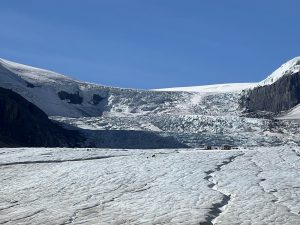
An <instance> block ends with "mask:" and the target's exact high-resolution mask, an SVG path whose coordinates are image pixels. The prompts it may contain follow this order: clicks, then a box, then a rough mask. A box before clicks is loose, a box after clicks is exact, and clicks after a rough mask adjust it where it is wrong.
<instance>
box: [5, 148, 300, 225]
mask: <svg viewBox="0 0 300 225" xmlns="http://www.w3.org/2000/svg"><path fill="white" fill-rule="evenodd" d="M299 152H300V149H299V147H294V146H282V147H276V148H253V149H245V150H238V151H202V150H197V149H191V150H185V149H182V150H151V151H149V150H128V151H126V150H123V151H118V150H110V149H59V148H56V149H48V148H22V149H1V150H0V167H1V170H0V224H220V225H221V224H224V225H232V224H241V225H246V224H278V225H279V224H280V225H284V224H286V225H292V224H299V223H300V217H299V211H300V205H299V202H300V191H299V190H300V189H299V184H300V154H299ZM225 200H226V201H225Z"/></svg>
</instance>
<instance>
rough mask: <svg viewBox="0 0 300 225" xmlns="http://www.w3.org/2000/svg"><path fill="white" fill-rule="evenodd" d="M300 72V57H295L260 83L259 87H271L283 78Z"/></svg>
mask: <svg viewBox="0 0 300 225" xmlns="http://www.w3.org/2000/svg"><path fill="white" fill-rule="evenodd" d="M299 71H300V57H295V58H293V59H291V60H289V61H288V62H286V63H284V64H283V65H281V66H280V67H279V68H278V69H277V70H275V71H274V72H273V73H272V74H271V75H269V76H268V77H267V78H266V79H265V80H263V81H261V82H259V83H258V85H259V86H264V85H270V84H273V83H275V82H276V81H277V80H279V79H280V78H281V77H282V76H288V75H292V74H294V73H297V72H299Z"/></svg>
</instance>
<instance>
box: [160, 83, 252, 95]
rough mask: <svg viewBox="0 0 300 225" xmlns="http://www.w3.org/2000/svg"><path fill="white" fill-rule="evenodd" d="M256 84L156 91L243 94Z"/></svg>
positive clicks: (217, 85)
mask: <svg viewBox="0 0 300 225" xmlns="http://www.w3.org/2000/svg"><path fill="white" fill-rule="evenodd" d="M256 85H257V84H256V83H231V84H213V85H203V86H192V87H174V88H162V89H154V90H157V91H187V92H201V93H228V92H241V91H243V90H246V89H249V88H253V87H255V86H256Z"/></svg>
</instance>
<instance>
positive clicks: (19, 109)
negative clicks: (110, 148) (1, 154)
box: [0, 88, 83, 147]
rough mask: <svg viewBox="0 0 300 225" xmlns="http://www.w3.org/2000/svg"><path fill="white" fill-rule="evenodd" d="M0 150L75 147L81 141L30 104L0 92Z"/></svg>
mask: <svg viewBox="0 0 300 225" xmlns="http://www.w3.org/2000/svg"><path fill="white" fill-rule="evenodd" d="M0 128H1V129H0V147H14V146H23V147H25V146H28V147H33V146H38V147H56V146H61V147H62V146H64V147H75V146H78V142H79V141H82V140H83V138H82V137H81V136H80V135H79V134H78V132H76V131H69V130H66V129H63V128H62V127H60V126H59V125H57V124H55V123H53V122H52V121H51V120H49V119H48V116H47V115H46V114H45V113H44V112H43V111H42V110H40V109H39V108H38V107H36V106H35V105H34V104H32V103H31V102H29V101H27V100H26V99H24V98H23V97H22V96H20V95H19V94H16V93H15V92H13V91H11V90H8V89H4V88H0Z"/></svg>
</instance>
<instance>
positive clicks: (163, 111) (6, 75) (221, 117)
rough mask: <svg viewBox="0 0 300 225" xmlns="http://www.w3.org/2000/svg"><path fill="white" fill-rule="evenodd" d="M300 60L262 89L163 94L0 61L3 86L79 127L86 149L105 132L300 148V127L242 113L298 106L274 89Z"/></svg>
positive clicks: (185, 141)
mask: <svg viewBox="0 0 300 225" xmlns="http://www.w3.org/2000/svg"><path fill="white" fill-rule="evenodd" d="M299 59H300V58H296V59H294V60H291V61H290V62H288V63H287V64H285V65H284V66H282V67H281V69H278V70H276V71H275V72H274V73H273V74H272V75H271V76H270V78H268V79H267V81H263V82H261V83H258V84H257V83H245V84H239V83H237V84H219V85H206V86H196V87H182V88H167V89H158V90H136V89H123V88H113V87H107V86H101V85H97V84H91V83H87V82H82V81H77V80H74V79H71V78H69V77H67V76H64V75H61V74H58V73H55V72H51V71H47V70H43V69H38V68H34V67H30V66H25V65H21V64H18V63H14V62H10V61H7V60H4V59H1V60H0V87H4V88H8V89H12V90H13V91H15V92H16V93H18V94H20V95H22V96H23V97H24V98H26V99H27V100H28V101H30V102H32V103H34V104H35V105H36V106H38V107H39V108H40V109H42V110H43V111H44V112H45V113H46V114H47V115H48V116H49V117H50V118H51V119H53V120H56V121H58V122H60V123H63V124H64V126H66V127H68V128H70V127H71V128H72V129H75V128H76V129H80V130H81V131H82V132H83V133H85V135H86V136H87V137H88V140H87V143H86V145H94V144H95V143H98V142H99V137H100V136H101V137H104V136H103V131H107V130H113V131H115V130H119V131H126V132H130V131H141V132H151V133H155V134H156V135H159V136H162V137H169V136H171V137H174V138H175V139H176V140H177V141H179V142H180V143H183V144H185V145H188V146H194V147H197V146H200V145H218V146H221V145H224V144H230V145H234V146H245V145H247V146H256V145H278V144H281V143H283V142H289V141H296V142H299V143H300V137H298V134H297V129H298V124H297V123H295V121H275V120H274V118H272V117H271V118H253V115H254V114H251V115H250V114H244V110H245V108H243V107H246V109H247V110H248V111H251V110H252V112H256V111H257V110H258V111H260V110H261V109H264V108H263V107H265V106H268V104H271V106H272V107H277V105H284V104H283V102H288V103H290V104H295V102H292V101H290V100H291V98H278V99H279V100H278V101H277V102H276V104H277V105H276V104H275V103H274V102H272V99H271V100H270V98H272V95H273V94H274V93H276V91H274V90H277V89H278V88H277V85H279V86H280V87H281V86H284V85H283V84H282V83H281V82H282V79H287V81H285V82H288V83H293V82H291V79H296V78H297V77H299V76H298V75H295V74H290V76H286V75H287V74H289V73H288V72H287V71H290V73H292V72H293V73H294V72H297V68H298V64H299V63H298V62H299ZM291 71H292V72H291ZM274 74H275V75H274ZM296 74H297V73H296ZM295 77H296V78H295ZM271 82H273V83H272V84H271ZM298 83H299V89H298V87H296V86H293V88H292V89H291V90H289V89H287V90H286V89H283V90H282V91H284V92H285V93H286V94H293V93H294V92H295V91H294V90H300V81H299V82H298ZM265 84H268V85H265ZM274 85H275V88H274V87H273V86H274ZM265 88H268V90H267V91H266V90H265ZM257 90H259V93H264V94H265V93H270V96H269V95H266V94H265V95H262V94H258V95H257V96H256V94H253V93H256V92H257ZM249 93H250V94H249ZM251 93H252V94H251ZM278 94H279V93H278ZM283 96H284V95H283ZM243 99H244V100H245V99H247V100H249V101H248V102H247V104H242V105H241V100H243ZM299 99H300V98H299ZM261 102H262V104H261V105H262V108H259V107H257V106H261V105H260V103H261ZM291 102H292V103H291ZM274 105H275V106H274ZM293 106H295V105H293ZM256 107H257V108H256ZM272 107H270V108H271V109H273V108H272ZM247 115H249V116H247ZM100 132H102V133H100ZM111 135H112V134H109V135H108V137H111ZM122 135H128V134H127V133H122ZM105 137H107V133H105ZM131 137H132V138H133V137H137V136H135V135H133V136H131Z"/></svg>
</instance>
